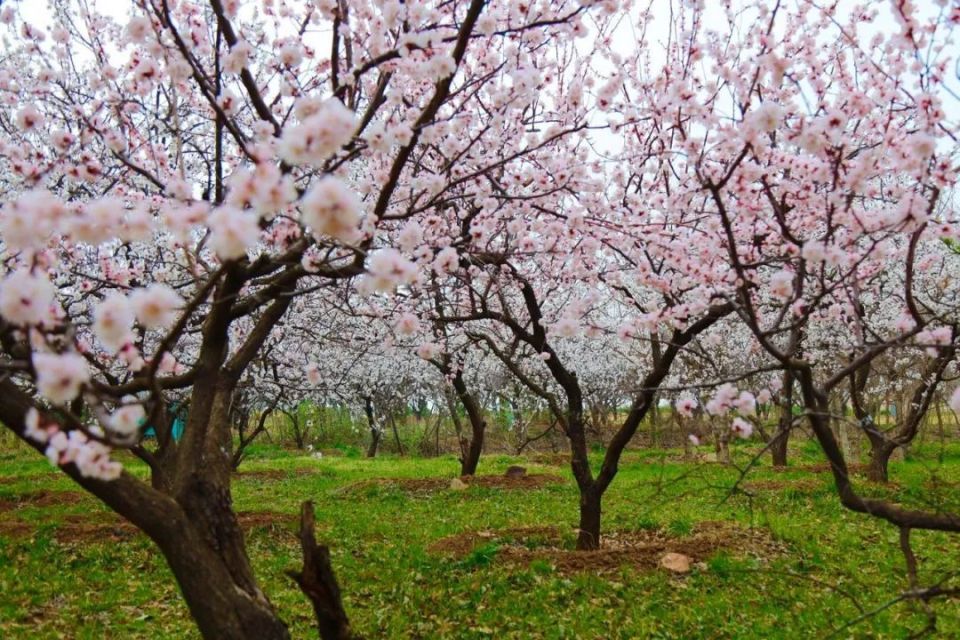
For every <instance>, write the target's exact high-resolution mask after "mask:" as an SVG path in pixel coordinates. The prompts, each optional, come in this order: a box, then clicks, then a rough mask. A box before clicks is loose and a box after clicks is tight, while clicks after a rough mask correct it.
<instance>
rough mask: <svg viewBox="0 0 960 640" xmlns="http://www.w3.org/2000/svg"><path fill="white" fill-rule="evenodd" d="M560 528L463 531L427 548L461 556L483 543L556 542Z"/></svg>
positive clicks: (433, 551)
mask: <svg viewBox="0 0 960 640" xmlns="http://www.w3.org/2000/svg"><path fill="white" fill-rule="evenodd" d="M560 537H561V536H560V529H559V528H557V527H512V528H510V529H501V530H499V531H465V532H463V533H458V534H457V535H453V536H447V537H446V538H441V539H439V540H437V541H436V542H434V543H433V544H431V545H430V546H429V547H428V548H427V550H428V551H430V552H431V553H439V554H443V555H451V556H455V557H458V558H462V557H464V556H466V555H468V554H469V553H470V552H471V551H473V550H474V549H476V548H477V547H480V546H482V545H485V544H489V543H497V544H523V543H526V544H528V545H530V544H537V543H543V542H546V543H548V544H557V543H559V541H560Z"/></svg>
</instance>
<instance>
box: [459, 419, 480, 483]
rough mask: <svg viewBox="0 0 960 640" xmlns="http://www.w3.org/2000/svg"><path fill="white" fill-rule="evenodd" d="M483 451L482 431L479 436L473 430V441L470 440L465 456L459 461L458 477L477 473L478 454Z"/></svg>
mask: <svg viewBox="0 0 960 640" xmlns="http://www.w3.org/2000/svg"><path fill="white" fill-rule="evenodd" d="M482 451H483V431H482V430H481V431H480V433H479V434H477V431H476V430H474V432H473V439H472V440H470V446H469V448H468V449H467V454H466V455H465V456H464V457H463V459H462V460H461V461H460V475H462V476H472V475H476V473H477V466H478V465H479V464H480V453H481V452H482Z"/></svg>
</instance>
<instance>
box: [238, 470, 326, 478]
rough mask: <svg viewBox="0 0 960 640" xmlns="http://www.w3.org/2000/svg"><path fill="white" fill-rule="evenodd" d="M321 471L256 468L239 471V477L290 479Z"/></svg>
mask: <svg viewBox="0 0 960 640" xmlns="http://www.w3.org/2000/svg"><path fill="white" fill-rule="evenodd" d="M317 473H319V471H317V470H316V469H303V468H300V469H256V470H254V471H238V472H237V477H239V478H240V479H241V480H248V479H249V480H288V479H290V478H300V477H303V476H312V475H316V474H317Z"/></svg>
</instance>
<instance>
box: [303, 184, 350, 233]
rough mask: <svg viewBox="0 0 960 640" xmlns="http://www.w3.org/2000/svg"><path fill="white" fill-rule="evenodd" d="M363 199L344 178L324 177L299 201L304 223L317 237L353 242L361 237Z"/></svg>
mask: <svg viewBox="0 0 960 640" xmlns="http://www.w3.org/2000/svg"><path fill="white" fill-rule="evenodd" d="M360 206H361V205H360V200H359V199H358V198H357V196H356V194H355V193H354V192H353V191H352V190H351V189H350V188H349V187H347V185H346V184H344V183H343V182H342V181H341V180H339V179H338V178H335V177H333V176H324V177H323V178H321V179H320V180H318V181H317V182H316V183H315V184H314V185H313V186H312V187H311V188H310V190H309V191H308V192H307V194H306V195H305V196H304V197H303V200H301V201H300V213H301V219H302V220H303V222H304V223H305V224H306V225H307V226H308V227H310V228H311V229H312V230H313V234H314V235H315V236H317V237H318V238H322V236H329V237H331V238H335V239H337V240H340V241H341V242H344V243H347V244H351V243H353V242H356V241H357V240H359V239H360V229H359V227H360Z"/></svg>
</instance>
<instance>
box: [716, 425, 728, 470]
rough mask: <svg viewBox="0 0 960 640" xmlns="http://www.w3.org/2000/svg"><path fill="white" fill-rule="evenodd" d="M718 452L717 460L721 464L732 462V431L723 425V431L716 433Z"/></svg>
mask: <svg viewBox="0 0 960 640" xmlns="http://www.w3.org/2000/svg"><path fill="white" fill-rule="evenodd" d="M716 452H717V462H719V463H720V464H730V432H729V430H728V429H724V428H723V427H721V431H720V432H719V433H717V434H716Z"/></svg>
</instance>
